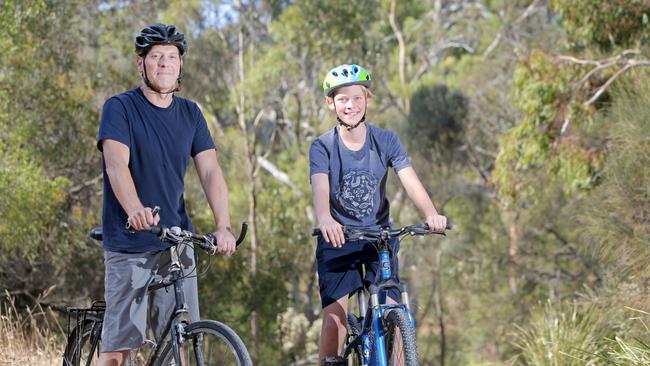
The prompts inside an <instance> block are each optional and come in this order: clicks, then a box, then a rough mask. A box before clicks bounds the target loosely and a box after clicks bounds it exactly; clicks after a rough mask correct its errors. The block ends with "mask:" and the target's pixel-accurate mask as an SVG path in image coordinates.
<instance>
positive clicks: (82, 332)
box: [63, 318, 102, 366]
mask: <svg viewBox="0 0 650 366" xmlns="http://www.w3.org/2000/svg"><path fill="white" fill-rule="evenodd" d="M101 324H102V323H101V321H99V320H97V319H92V318H90V319H86V321H85V322H84V323H82V324H80V325H78V326H77V327H75V329H73V330H72V333H70V336H69V337H68V343H67V344H66V346H65V351H64V353H63V366H85V365H96V364H97V357H98V355H99V350H100V342H99V338H100V335H101V332H102V327H101Z"/></svg>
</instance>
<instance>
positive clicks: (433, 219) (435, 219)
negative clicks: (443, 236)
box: [426, 214, 447, 233]
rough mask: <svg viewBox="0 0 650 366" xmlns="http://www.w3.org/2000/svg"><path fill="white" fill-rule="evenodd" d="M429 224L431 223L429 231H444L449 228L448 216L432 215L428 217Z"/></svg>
mask: <svg viewBox="0 0 650 366" xmlns="http://www.w3.org/2000/svg"><path fill="white" fill-rule="evenodd" d="M426 222H427V225H429V232H430V233H433V232H436V233H443V232H444V231H445V230H446V229H447V218H446V217H445V216H442V215H438V214H435V215H432V216H427V218H426Z"/></svg>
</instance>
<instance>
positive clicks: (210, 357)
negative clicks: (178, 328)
mask: <svg viewBox="0 0 650 366" xmlns="http://www.w3.org/2000/svg"><path fill="white" fill-rule="evenodd" d="M183 338H185V342H184V343H183V345H182V349H181V353H182V354H184V355H185V356H184V357H185V360H186V362H185V363H186V364H187V365H188V366H189V365H199V364H200V365H225V366H230V365H236V366H252V365H253V363H252V361H251V358H250V355H249V354H248V350H247V349H246V346H245V345H244V342H242V340H241V338H239V336H238V335H237V333H235V332H234V331H233V330H232V329H230V327H228V326H227V325H225V324H223V323H220V322H217V321H214V320H202V321H198V322H196V323H192V324H190V325H188V326H186V327H185V331H184V334H183ZM197 343H198V345H199V346H200V347H201V348H200V351H201V352H200V353H197V352H196V351H197V350H195V345H197ZM197 354H200V356H201V357H202V358H203V362H202V363H198V362H197ZM160 359H161V360H162V364H161V365H165V366H167V365H174V364H175V363H174V352H173V348H172V343H171V342H167V344H166V345H165V348H164V349H163V351H162V352H161V353H160Z"/></svg>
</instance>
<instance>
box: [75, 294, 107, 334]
mask: <svg viewBox="0 0 650 366" xmlns="http://www.w3.org/2000/svg"><path fill="white" fill-rule="evenodd" d="M104 311H106V302H105V301H103V300H96V301H93V303H92V304H91V305H90V307H69V308H68V326H67V333H68V337H70V333H71V331H70V320H71V319H72V317H74V318H75V324H76V325H75V328H77V327H79V326H80V325H82V324H84V323H85V322H86V319H91V318H94V319H93V320H96V321H103V319H104Z"/></svg>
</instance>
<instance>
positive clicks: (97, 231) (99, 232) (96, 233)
mask: <svg viewBox="0 0 650 366" xmlns="http://www.w3.org/2000/svg"><path fill="white" fill-rule="evenodd" d="M90 237H91V238H93V239H95V240H98V241H102V239H103V238H104V230H103V229H102V227H94V228H92V230H90Z"/></svg>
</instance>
